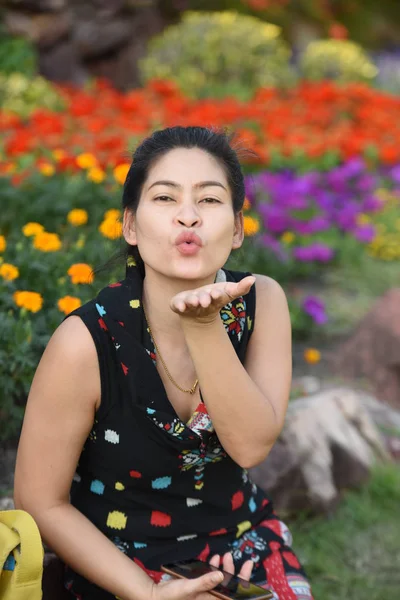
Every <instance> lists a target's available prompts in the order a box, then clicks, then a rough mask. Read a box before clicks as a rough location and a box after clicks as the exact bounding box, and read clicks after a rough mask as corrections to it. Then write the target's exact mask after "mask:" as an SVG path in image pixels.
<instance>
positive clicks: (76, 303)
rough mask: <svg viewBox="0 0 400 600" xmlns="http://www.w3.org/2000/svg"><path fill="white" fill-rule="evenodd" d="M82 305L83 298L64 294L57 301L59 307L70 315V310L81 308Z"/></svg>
mask: <svg viewBox="0 0 400 600" xmlns="http://www.w3.org/2000/svg"><path fill="white" fill-rule="evenodd" d="M81 305H82V302H81V300H80V299H79V298H76V297H75V296H64V297H63V298H60V299H59V300H58V302H57V306H58V309H59V310H60V311H61V312H63V313H64V314H66V315H69V313H70V312H72V311H73V310H75V309H76V308H79V307H80V306H81Z"/></svg>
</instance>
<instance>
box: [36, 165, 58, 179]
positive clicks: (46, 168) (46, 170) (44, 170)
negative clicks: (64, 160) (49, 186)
mask: <svg viewBox="0 0 400 600" xmlns="http://www.w3.org/2000/svg"><path fill="white" fill-rule="evenodd" d="M38 169H39V171H40V172H41V174H42V175H44V176H45V177H51V176H52V175H54V173H55V168H54V167H53V165H51V164H50V163H48V162H44V163H40V164H39V166H38Z"/></svg>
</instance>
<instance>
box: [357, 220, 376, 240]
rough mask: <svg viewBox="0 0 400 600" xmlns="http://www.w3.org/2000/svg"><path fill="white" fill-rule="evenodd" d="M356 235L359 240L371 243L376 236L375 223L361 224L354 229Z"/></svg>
mask: <svg viewBox="0 0 400 600" xmlns="http://www.w3.org/2000/svg"><path fill="white" fill-rule="evenodd" d="M353 234H354V237H355V238H356V239H357V240H358V241H359V242H363V243H366V244H370V243H371V242H372V240H373V239H374V237H375V234H376V230H375V227H374V226H373V225H369V224H365V225H359V226H358V227H356V229H355V230H354V231H353Z"/></svg>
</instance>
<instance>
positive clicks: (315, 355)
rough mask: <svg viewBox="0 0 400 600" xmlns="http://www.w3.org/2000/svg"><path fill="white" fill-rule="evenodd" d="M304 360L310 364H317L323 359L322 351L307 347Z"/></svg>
mask: <svg viewBox="0 0 400 600" xmlns="http://www.w3.org/2000/svg"><path fill="white" fill-rule="evenodd" d="M304 360H305V361H306V362H307V363H308V364H309V365H316V364H317V363H319V361H320V360H321V352H320V351H319V350H317V349H316V348H307V349H306V350H304Z"/></svg>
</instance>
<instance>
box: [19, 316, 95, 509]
mask: <svg viewBox="0 0 400 600" xmlns="http://www.w3.org/2000/svg"><path fill="white" fill-rule="evenodd" d="M99 398H100V375H99V366H98V359H97V353H96V348H95V345H94V342H93V340H92V337H91V335H90V333H89V331H88V330H87V328H86V326H85V325H84V323H83V322H82V321H81V319H80V318H79V317H75V316H71V317H70V318H68V319H66V320H65V321H64V322H63V323H62V324H61V325H60V326H59V327H58V329H57V330H56V331H55V332H54V334H53V336H52V338H51V339H50V341H49V343H48V345H47V347H46V349H45V351H44V353H43V356H42V358H41V360H40V362H39V365H38V367H37V370H36V373H35V376H34V378H33V381H32V385H31V389H30V392H29V396H28V401H27V405H26V411H25V416H24V423H23V427H22V432H21V437H20V441H19V446H18V453H17V463H16V470H15V485H14V497H15V501H16V504H17V505H19V506H21V507H23V508H25V509H27V508H28V507H29V508H30V509H31V510H32V511H33V510H40V509H42V508H44V509H45V508H50V507H51V506H54V505H56V504H59V503H62V502H68V501H69V492H70V486H71V482H72V478H73V476H74V473H75V469H76V465H77V462H78V460H79V456H80V453H81V451H82V447H83V444H84V442H85V440H86V438H87V436H88V434H89V432H90V430H91V428H92V425H93V420H94V415H95V411H96V405H97V403H98V400H99Z"/></svg>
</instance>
